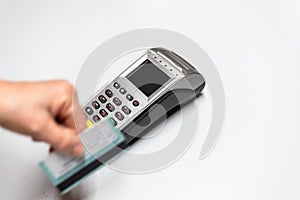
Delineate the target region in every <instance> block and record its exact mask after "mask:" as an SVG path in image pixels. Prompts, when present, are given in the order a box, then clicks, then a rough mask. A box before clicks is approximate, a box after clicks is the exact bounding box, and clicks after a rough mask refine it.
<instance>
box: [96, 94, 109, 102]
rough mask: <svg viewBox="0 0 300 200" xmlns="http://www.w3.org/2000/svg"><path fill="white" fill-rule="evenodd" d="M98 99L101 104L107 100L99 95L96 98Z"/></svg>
mask: <svg viewBox="0 0 300 200" xmlns="http://www.w3.org/2000/svg"><path fill="white" fill-rule="evenodd" d="M98 99H99V101H100V102H101V103H105V102H106V101H107V99H106V98H105V96H103V95H100V96H99V97H98Z"/></svg>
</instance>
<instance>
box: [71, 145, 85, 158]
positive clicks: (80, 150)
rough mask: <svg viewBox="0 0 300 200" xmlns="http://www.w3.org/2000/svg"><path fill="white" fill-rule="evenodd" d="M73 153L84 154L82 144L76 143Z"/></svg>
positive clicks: (75, 154)
mask: <svg viewBox="0 0 300 200" xmlns="http://www.w3.org/2000/svg"><path fill="white" fill-rule="evenodd" d="M72 154H73V155H74V156H78V157H79V156H82V155H83V148H82V146H81V145H76V146H75V147H73V149H72Z"/></svg>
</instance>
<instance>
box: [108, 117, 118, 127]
mask: <svg viewBox="0 0 300 200" xmlns="http://www.w3.org/2000/svg"><path fill="white" fill-rule="evenodd" d="M110 121H112V122H113V125H114V126H117V124H118V123H117V122H116V120H114V119H113V118H110Z"/></svg>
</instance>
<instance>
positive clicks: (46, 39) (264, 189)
mask: <svg viewBox="0 0 300 200" xmlns="http://www.w3.org/2000/svg"><path fill="white" fill-rule="evenodd" d="M299 23H300V3H299V1H297V0H289V1H283V0H251V1H250V0H247V1H246V0H244V1H240V0H229V1H221V0H209V1H208V0H207V1H196V0H195V1H188V0H186V1H174V0H165V1H158V0H152V1H141V0H131V1H130V0H119V1H117V0H110V1H104V0H99V1H89V0H87V1H81V2H79V1H74V0H73V1H71V0H69V1H61V0H60V1H59V0H53V1H40V0H35V1H33V0H26V1H25V0H19V1H9V0H1V3H0V78H1V79H9V80H44V79H56V78H64V79H68V80H70V81H72V82H74V81H75V80H76V76H77V73H78V71H79V69H80V66H81V65H82V63H83V62H84V61H85V59H86V58H87V56H88V55H89V54H90V53H91V52H92V51H93V50H94V49H95V48H96V47H97V46H98V45H99V44H101V43H102V42H103V41H105V40H106V39H109V38H110V37H112V36H114V35H116V34H119V33H121V32H125V31H129V30H132V29H137V28H145V27H154V28H165V29H170V30H174V31H177V32H180V33H182V34H185V35H186V36H188V37H190V38H191V39H193V40H194V41H196V42H197V43H199V44H200V45H201V46H202V47H203V48H204V49H205V50H206V51H207V53H208V55H209V56H210V57H211V58H212V60H213V61H214V63H215V64H216V66H217V68H218V70H219V73H220V75H221V77H222V80H223V84H224V87H225V93H226V100H227V102H226V106H227V107H226V110H227V113H226V121H225V126H224V130H223V135H222V138H221V139H220V141H219V143H218V144H217V146H216V148H215V149H214V151H213V152H212V154H210V155H209V157H207V158H206V159H204V160H198V156H199V153H200V148H201V144H202V142H203V137H204V136H203V134H204V133H205V131H207V128H208V125H209V119H210V116H211V105H210V102H209V100H210V98H209V95H208V92H206V93H205V95H204V97H203V98H202V99H199V100H198V102H199V111H200V119H201V120H202V122H203V123H201V125H200V131H199V135H198V137H197V139H196V140H195V142H194V144H193V145H192V147H191V148H190V149H189V151H188V152H187V153H186V154H185V156H184V157H183V158H182V159H180V160H179V161H178V162H176V163H175V164H174V165H172V166H171V167H169V168H167V169H165V170H162V171H160V172H157V173H153V174H147V175H128V174H122V173H118V172H115V171H112V170H110V169H107V168H106V169H103V170H100V171H98V172H97V173H96V174H95V175H93V176H91V177H90V178H89V179H88V180H86V181H85V182H84V183H83V184H81V185H80V187H78V188H76V189H75V190H74V191H73V192H71V193H70V194H68V195H66V196H64V197H60V195H59V194H58V193H57V191H56V190H55V188H53V186H52V185H51V184H50V183H49V181H48V180H47V178H46V177H45V175H44V174H43V173H42V172H41V170H40V169H39V168H38V166H37V165H38V162H39V161H41V160H43V159H44V158H45V157H46V155H47V150H48V146H47V145H45V144H42V143H39V144H36V143H33V142H32V141H31V140H30V139H29V138H25V137H23V136H20V135H17V134H14V133H10V132H8V131H6V130H0V159H1V164H0V194H1V197H0V198H1V199H30V200H31V199H70V200H73V199H74V200H80V199H102V200H104V199H109V200H113V199H118V200H119V199H131V200H134V199H144V200H146V199H170V198H172V199H191V200H192V199H230V200H233V199H251V200H252V199H274V200H275V199H299V198H300V182H299V180H300V171H299V169H300V156H299V152H300V145H299V142H300V136H299V133H300V132H299V131H300V128H299V112H300V106H299V102H300V95H299V94H298V92H299V91H300V80H299V79H298V72H299V67H300V61H299V55H300V37H299V35H300V27H299ZM206 91H207V90H206ZM0 94H1V91H0ZM0 98H3V97H2V96H1V95H0ZM16 98H17V97H16ZM176 117H177V116H176ZM176 117H175V118H174V119H171V120H169V121H168V122H167V124H172V120H173V121H176V120H178V119H177V118H176ZM297 122H298V123H297ZM167 132H168V131H167ZM169 132H172V131H171V130H170V131H169ZM136 148H138V151H140V152H142V150H143V145H138V146H137V147H136Z"/></svg>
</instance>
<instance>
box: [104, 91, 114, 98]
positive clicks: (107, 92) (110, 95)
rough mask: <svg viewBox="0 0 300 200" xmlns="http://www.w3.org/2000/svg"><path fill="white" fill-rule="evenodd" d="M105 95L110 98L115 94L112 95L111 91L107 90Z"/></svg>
mask: <svg viewBox="0 0 300 200" xmlns="http://www.w3.org/2000/svg"><path fill="white" fill-rule="evenodd" d="M105 94H106V96H108V97H109V98H110V97H112V96H113V95H114V94H113V93H112V91H111V90H109V89H107V90H105Z"/></svg>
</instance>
